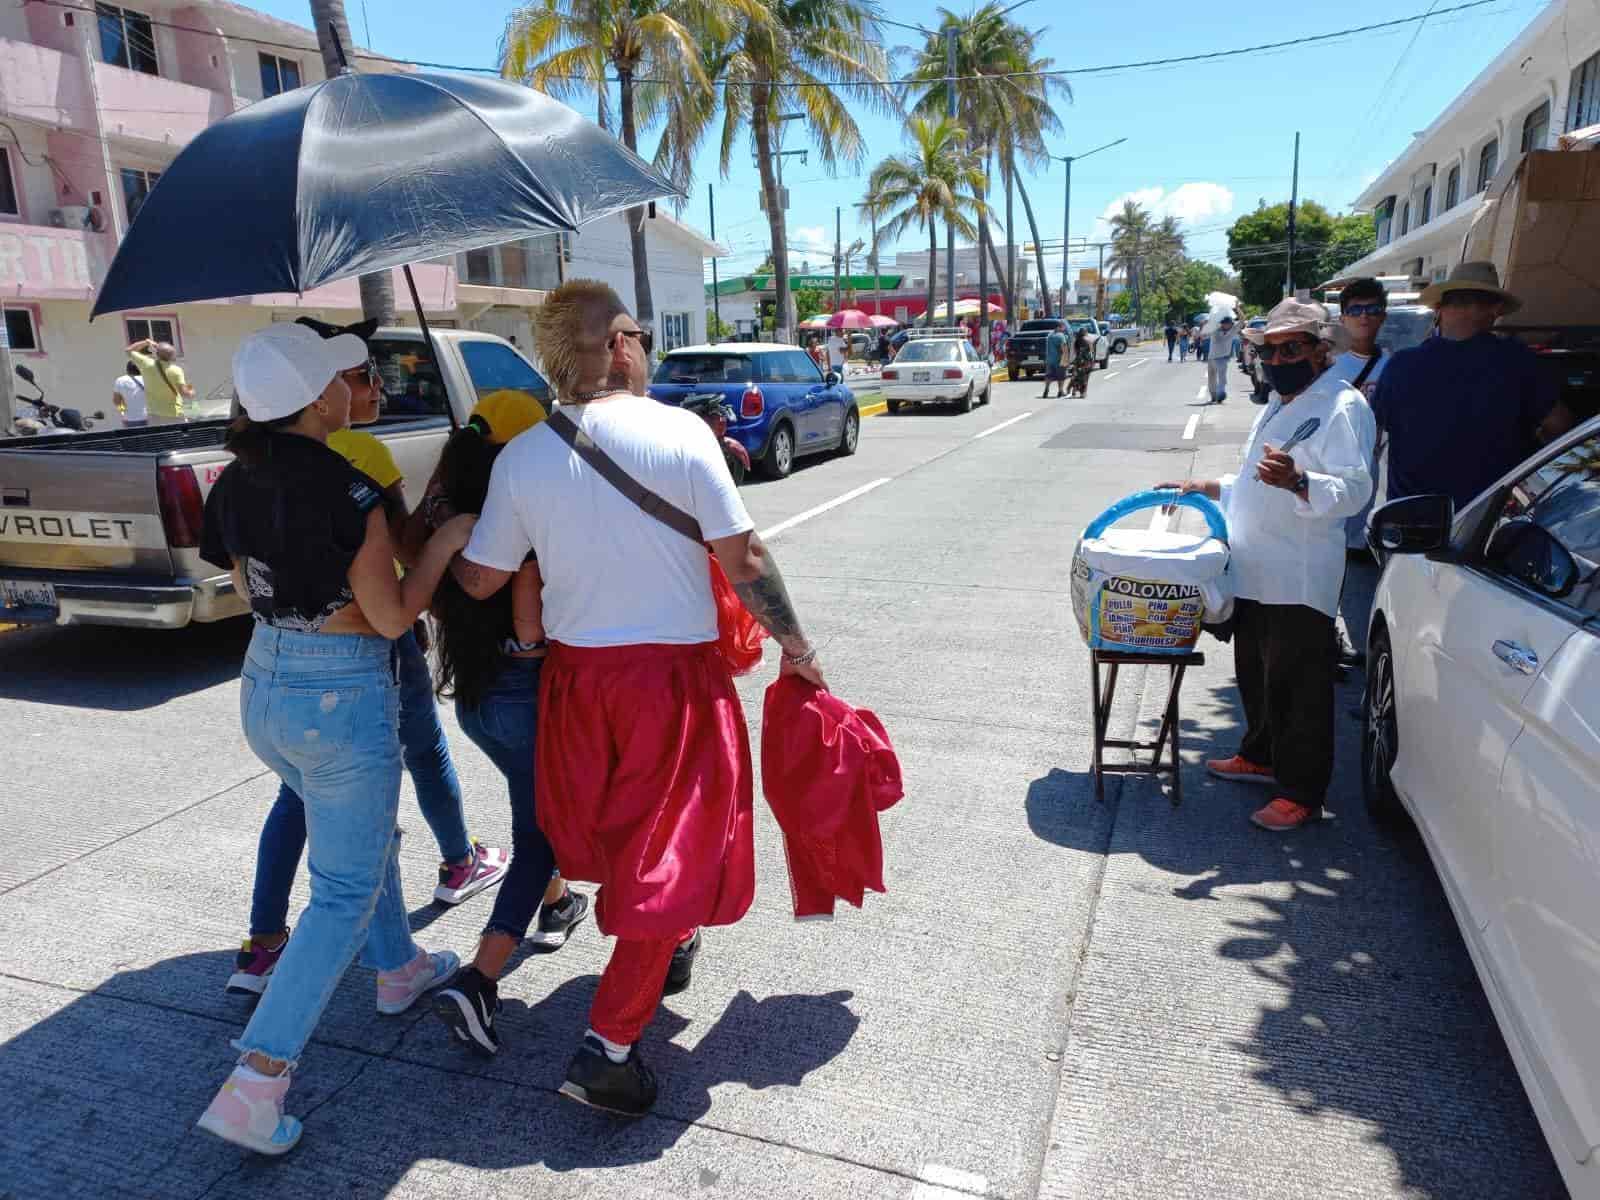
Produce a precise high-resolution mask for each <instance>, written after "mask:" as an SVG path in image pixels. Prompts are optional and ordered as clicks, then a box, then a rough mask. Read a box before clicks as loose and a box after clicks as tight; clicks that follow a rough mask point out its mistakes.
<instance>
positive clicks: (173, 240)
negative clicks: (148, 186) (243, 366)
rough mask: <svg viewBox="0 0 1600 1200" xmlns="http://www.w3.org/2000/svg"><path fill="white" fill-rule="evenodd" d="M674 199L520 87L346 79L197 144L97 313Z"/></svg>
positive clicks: (142, 226)
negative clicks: (667, 197) (652, 201)
mask: <svg viewBox="0 0 1600 1200" xmlns="http://www.w3.org/2000/svg"><path fill="white" fill-rule="evenodd" d="M676 194H678V193H677V189H675V188H674V187H673V186H672V184H671V183H669V182H668V181H667V179H666V178H665V177H664V176H662V175H661V174H660V173H658V172H657V171H656V170H654V169H653V168H652V167H651V166H650V165H649V164H648V163H646V162H645V161H644V160H643V159H642V158H640V157H639V156H638V155H637V154H634V153H633V152H632V151H631V150H629V149H628V148H627V147H625V146H623V145H622V144H621V143H620V142H618V141H617V140H616V139H615V138H613V137H611V135H609V134H608V133H606V132H605V131H604V130H602V129H601V128H600V127H599V126H597V125H595V124H593V123H592V122H590V121H588V120H586V119H585V118H583V117H581V116H579V115H578V114H577V113H575V112H573V111H572V110H571V109H570V108H568V107H567V106H566V105H564V104H561V103H559V102H558V101H555V100H552V99H550V98H549V97H548V96H546V95H544V94H542V93H540V92H535V91H533V90H532V89H530V88H526V87H523V86H521V85H519V84H513V83H507V82H504V81H503V80H499V79H474V78H471V77H468V76H460V75H445V74H436V73H426V72H417V73H413V74H392V75H341V76H338V77H337V78H334V79H330V80H327V81H325V82H323V83H317V84H311V85H309V86H307V87H303V88H297V89H296V90H294V91H291V92H285V93H283V94H282V95H279V96H274V97H272V98H271V99H269V100H263V101H261V102H260V103H259V104H253V105H251V106H250V107H249V108H246V109H242V110H241V111H239V112H237V113H235V114H233V115H232V116H230V117H227V118H226V119H224V120H222V121H219V122H217V123H216V124H215V125H212V126H210V127H209V128H207V129H206V130H205V131H204V132H203V133H201V134H200V135H199V136H198V137H196V138H195V139H194V141H192V142H190V143H189V145H188V146H187V147H185V148H184V150H183V152H182V153H181V154H179V155H178V157H177V158H176V159H175V160H173V163H172V165H171V166H170V167H168V168H167V170H166V171H165V172H163V173H162V176H161V180H160V182H159V183H157V185H156V187H155V189H154V190H153V191H152V192H151V193H150V196H149V198H148V199H146V200H145V202H144V206H143V207H142V208H141V209H140V210H139V215H138V217H137V218H136V219H135V220H134V222H133V227H132V228H131V229H130V230H129V231H128V235H127V236H126V237H125V238H124V239H123V241H122V245H121V246H120V247H119V248H118V250H117V256H116V258H115V259H113V260H112V263H111V269H110V271H108V272H107V274H106V281H105V284H104V286H102V287H101V289H100V295H99V296H98V297H97V298H96V299H95V304H94V312H93V314H92V315H93V316H98V315H99V314H101V313H103V312H118V311H121V310H125V309H131V308H149V307H153V306H157V305H167V304H179V303H183V302H184V301H190V300H215V299H221V298H223V297H228V296H245V295H253V294H255V293H259V292H305V291H309V290H310V289H312V288H314V287H317V286H318V285H319V284H324V283H329V282H331V281H333V280H336V279H344V278H347V277H349V276H351V275H358V274H364V273H366V272H369V271H378V270H384V269H387V268H389V267H397V266H401V265H402V264H405V263H410V262H417V261H421V260H424V259H431V258H440V257H444V256H447V255H453V254H456V253H459V252H461V251H464V250H472V249H476V248H477V247H479V246H488V245H493V244H495V243H496V242H504V241H509V240H511V239H514V238H518V237H524V236H527V235H529V234H535V233H543V232H548V231H552V230H568V231H571V230H576V229H577V228H578V227H579V226H580V225H582V224H584V223H585V222H586V221H592V220H594V219H596V218H597V217H603V216H606V215H608V214H610V213H615V212H619V211H621V210H622V209H625V208H630V207H633V206H635V205H640V204H645V203H647V202H648V201H651V200H655V199H659V198H661V197H663V196H669V195H676Z"/></svg>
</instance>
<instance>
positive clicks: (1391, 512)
mask: <svg viewBox="0 0 1600 1200" xmlns="http://www.w3.org/2000/svg"><path fill="white" fill-rule="evenodd" d="M1455 519H1456V505H1455V501H1454V500H1452V499H1450V497H1449V496H1407V497H1405V498H1404V499H1401V500H1391V501H1390V502H1389V503H1388V504H1385V505H1384V506H1383V507H1382V508H1380V509H1378V511H1377V512H1375V513H1373V514H1372V521H1371V523H1370V524H1369V525H1368V526H1367V544H1368V545H1369V546H1371V547H1372V550H1373V553H1374V554H1377V555H1378V556H1379V557H1381V556H1382V555H1384V554H1428V553H1431V552H1433V551H1435V550H1442V549H1444V547H1445V546H1447V545H1448V544H1449V542H1450V526H1451V525H1453V524H1454V523H1455Z"/></svg>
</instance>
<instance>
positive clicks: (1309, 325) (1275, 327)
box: [1244, 296, 1334, 346]
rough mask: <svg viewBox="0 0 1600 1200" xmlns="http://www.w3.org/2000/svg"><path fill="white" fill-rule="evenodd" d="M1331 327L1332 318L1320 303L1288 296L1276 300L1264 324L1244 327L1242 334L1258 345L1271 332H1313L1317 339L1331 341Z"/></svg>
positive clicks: (1332, 326)
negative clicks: (1256, 327)
mask: <svg viewBox="0 0 1600 1200" xmlns="http://www.w3.org/2000/svg"><path fill="white" fill-rule="evenodd" d="M1333 328H1334V325H1333V320H1332V319H1331V318H1330V317H1329V316H1328V310H1327V309H1326V308H1324V307H1323V306H1322V305H1320V304H1318V303H1317V302H1316V301H1315V300H1296V299H1295V298H1294V297H1293V296H1290V297H1289V298H1288V299H1287V300H1280V301H1278V303H1277V305H1276V306H1274V308H1273V310H1272V311H1271V312H1269V313H1268V314H1267V323H1266V324H1265V325H1263V326H1262V327H1261V328H1260V329H1251V328H1249V327H1246V328H1245V331H1244V336H1245V337H1247V338H1249V339H1250V340H1251V341H1252V342H1254V343H1255V344H1256V345H1258V346H1259V345H1261V343H1262V342H1264V341H1266V340H1267V335H1268V334H1271V333H1310V334H1315V335H1316V337H1317V339H1318V340H1319V341H1331V340H1332V338H1333Z"/></svg>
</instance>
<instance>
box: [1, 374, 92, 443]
mask: <svg viewBox="0 0 1600 1200" xmlns="http://www.w3.org/2000/svg"><path fill="white" fill-rule="evenodd" d="M16 370H17V378H18V379H20V380H22V382H23V383H26V384H27V385H28V386H29V387H31V388H32V389H33V390H34V391H35V392H37V393H38V395H36V396H34V397H33V398H32V399H31V400H30V399H29V398H28V397H26V396H22V397H19V399H20V400H21V401H22V402H23V403H24V404H27V405H31V406H32V408H33V409H34V411H35V412H36V413H37V414H38V415H37V416H33V417H18V418H16V420H15V422H14V424H15V426H16V430H17V433H18V434H19V435H21V436H23V437H44V436H49V435H52V434H63V433H87V432H88V431H89V430H91V429H93V428H94V421H93V420H90V419H88V418H87V417H85V416H84V415H83V414H82V413H81V412H79V411H78V410H77V409H75V408H59V407H57V406H56V405H54V404H51V403H50V402H49V401H48V400H46V399H45V398H44V388H42V387H40V386H39V381H38V380H36V379H35V378H34V377H33V372H32V371H30V370H29V369H28V368H27V366H26V365H25V364H23V363H18V364H17V368H16ZM94 415H95V418H96V419H98V420H101V421H103V420H105V416H106V415H105V413H102V412H97V413H95V414H94Z"/></svg>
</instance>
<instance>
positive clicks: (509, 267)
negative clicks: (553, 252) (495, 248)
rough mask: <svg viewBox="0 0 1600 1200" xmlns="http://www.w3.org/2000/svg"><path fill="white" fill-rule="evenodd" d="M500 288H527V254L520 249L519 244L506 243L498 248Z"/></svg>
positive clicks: (520, 244) (520, 245)
mask: <svg viewBox="0 0 1600 1200" xmlns="http://www.w3.org/2000/svg"><path fill="white" fill-rule="evenodd" d="M500 286H501V287H508V288H525V287H527V286H528V252H527V251H526V250H524V249H523V248H522V243H521V242H507V243H506V244H505V245H503V246H501V247H500Z"/></svg>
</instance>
